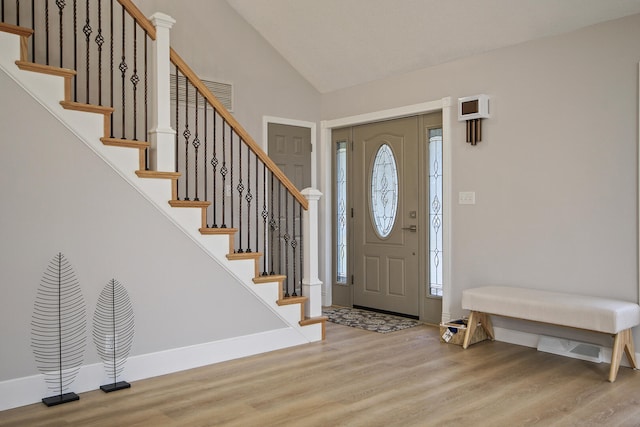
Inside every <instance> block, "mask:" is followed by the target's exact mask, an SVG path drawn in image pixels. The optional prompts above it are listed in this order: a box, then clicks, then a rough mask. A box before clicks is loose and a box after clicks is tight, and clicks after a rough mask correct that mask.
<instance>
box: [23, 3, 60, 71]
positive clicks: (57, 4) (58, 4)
mask: <svg viewBox="0 0 640 427" xmlns="http://www.w3.org/2000/svg"><path fill="white" fill-rule="evenodd" d="M47 3H49V2H48V1H47ZM56 6H58V22H59V23H58V25H59V26H60V28H59V30H60V33H59V34H60V35H59V42H60V68H62V52H63V49H62V42H63V40H62V34H63V28H64V27H63V25H62V10H63V9H64V6H65V1H64V0H56ZM31 13H32V15H35V13H33V10H32V11H31Z"/></svg>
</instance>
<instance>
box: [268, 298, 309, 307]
mask: <svg viewBox="0 0 640 427" xmlns="http://www.w3.org/2000/svg"><path fill="white" fill-rule="evenodd" d="M308 299H309V297H303V296H295V297H283V298H281V299H279V300H278V301H276V304H278V305H290V304H304V303H305V302H307V300H308Z"/></svg>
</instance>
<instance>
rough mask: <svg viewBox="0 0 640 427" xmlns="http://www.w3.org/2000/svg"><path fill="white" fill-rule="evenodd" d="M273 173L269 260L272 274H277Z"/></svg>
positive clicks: (271, 173)
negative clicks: (274, 247) (274, 246)
mask: <svg viewBox="0 0 640 427" xmlns="http://www.w3.org/2000/svg"><path fill="white" fill-rule="evenodd" d="M269 173H270V175H271V220H270V221H269V228H270V230H271V239H270V240H269V242H270V245H271V249H270V251H269V260H270V261H271V272H270V274H271V275H274V274H276V272H275V268H274V264H275V262H274V261H275V252H274V250H273V245H274V240H275V239H274V235H273V234H274V232H275V230H276V220H275V218H274V216H273V212H274V211H275V210H276V208H275V205H274V204H273V203H274V200H273V199H274V194H275V193H274V192H273V172H269Z"/></svg>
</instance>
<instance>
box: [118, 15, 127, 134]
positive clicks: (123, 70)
mask: <svg viewBox="0 0 640 427" xmlns="http://www.w3.org/2000/svg"><path fill="white" fill-rule="evenodd" d="M125 29H126V25H125V20H124V6H123V7H122V55H121V57H120V59H121V61H120V65H119V66H118V69H119V70H120V75H121V78H122V124H121V134H122V136H121V138H122V139H125V129H124V125H125V117H126V110H127V107H126V94H125V91H124V89H125V86H126V85H125V74H126V72H127V68H128V67H127V62H126V53H127V48H126V46H125V37H126V30H125Z"/></svg>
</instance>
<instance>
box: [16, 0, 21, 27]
mask: <svg viewBox="0 0 640 427" xmlns="http://www.w3.org/2000/svg"><path fill="white" fill-rule="evenodd" d="M16 25H17V26H18V27H19V26H20V0H16Z"/></svg>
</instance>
